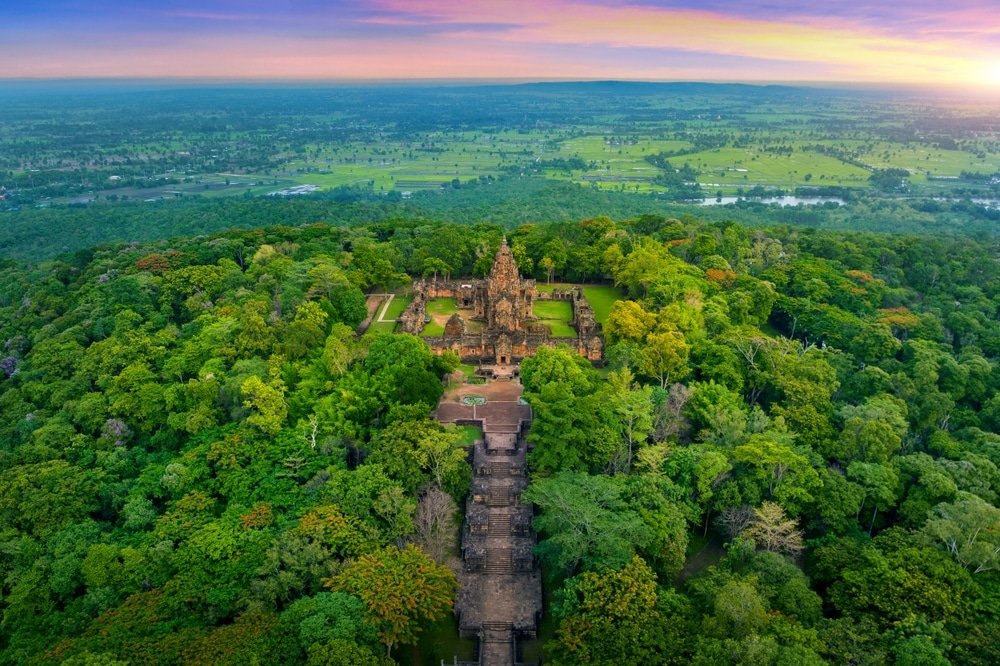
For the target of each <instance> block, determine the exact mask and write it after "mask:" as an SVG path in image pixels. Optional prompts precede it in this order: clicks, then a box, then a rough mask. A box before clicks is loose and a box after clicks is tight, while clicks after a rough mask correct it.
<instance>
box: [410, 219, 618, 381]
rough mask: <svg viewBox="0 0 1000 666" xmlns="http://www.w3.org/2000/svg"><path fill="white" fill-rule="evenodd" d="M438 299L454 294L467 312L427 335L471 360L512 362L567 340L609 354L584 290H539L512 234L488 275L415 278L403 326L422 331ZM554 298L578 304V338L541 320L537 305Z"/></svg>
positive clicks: (592, 356)
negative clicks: (526, 273)
mask: <svg viewBox="0 0 1000 666" xmlns="http://www.w3.org/2000/svg"><path fill="white" fill-rule="evenodd" d="M437 298H451V299H454V300H455V305H456V306H457V308H458V309H459V310H460V312H464V313H465V316H464V317H463V316H462V314H461V313H459V312H456V313H455V314H453V315H452V316H451V318H450V319H449V320H448V322H447V323H446V324H445V327H444V335H441V336H430V337H425V338H424V339H425V340H426V341H427V343H428V344H429V345H430V346H431V349H433V350H434V351H435V352H436V353H441V352H443V351H445V350H448V349H450V350H452V351H454V352H455V353H456V354H458V356H459V357H460V358H461V359H462V360H463V361H465V362H472V363H488V364H497V365H508V364H512V363H517V362H518V361H520V360H521V359H523V358H524V357H526V356H531V355H533V354H534V353H535V351H536V350H537V349H538V348H539V347H543V346H555V345H558V344H565V345H569V346H570V347H573V348H575V349H576V350H577V351H578V353H579V354H580V355H581V356H584V357H586V358H587V359H589V360H591V361H595V362H598V361H600V360H601V359H602V358H603V353H604V340H603V336H602V335H601V325H600V324H599V323H597V320H596V319H595V318H594V310H593V308H592V307H591V306H590V303H589V302H588V301H587V299H586V298H585V297H584V295H583V290H582V289H580V288H579V287H572V288H569V289H558V290H554V291H551V292H539V291H538V290H537V288H536V286H535V281H534V280H524V279H521V276H520V274H519V273H518V271H517V264H516V263H515V261H514V255H513V254H512V253H511V251H510V248H509V247H508V246H507V239H506V238H504V240H503V243H501V245H500V249H499V250H498V251H497V255H496V259H495V260H494V262H493V269H492V270H491V271H490V275H489V277H488V278H486V279H485V280H438V279H432V280H418V281H416V282H414V283H413V302H412V303H410V305H409V306H408V307H407V309H406V311H405V312H403V314H402V315H400V317H399V321H400V326H401V328H402V331H403V332H404V333H412V334H414V335H418V334H419V333H420V332H421V331H422V330H423V328H424V326H425V324H426V323H427V322H428V321H429V318H428V316H427V312H426V309H427V303H428V301H429V300H432V299H437ZM550 299H551V300H564V301H569V302H570V303H571V304H572V306H573V321H572V322H571V325H572V326H573V328H574V330H575V331H576V336H575V337H556V336H553V335H552V333H551V331H550V330H549V328H548V326H546V325H544V324H542V323H539V322H538V319H537V318H536V317H535V315H534V313H533V311H532V304H533V303H534V302H535V301H536V300H550Z"/></svg>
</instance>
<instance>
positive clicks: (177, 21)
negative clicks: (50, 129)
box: [0, 0, 1000, 83]
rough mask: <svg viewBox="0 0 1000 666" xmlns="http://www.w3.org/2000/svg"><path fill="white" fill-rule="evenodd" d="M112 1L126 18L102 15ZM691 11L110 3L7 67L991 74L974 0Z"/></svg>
mask: <svg viewBox="0 0 1000 666" xmlns="http://www.w3.org/2000/svg"><path fill="white" fill-rule="evenodd" d="M39 1H40V2H43V3H50V4H51V2H52V0H39ZM64 4H65V5H66V6H68V5H69V4H72V3H64ZM115 4H118V5H119V6H122V7H124V6H126V5H128V6H129V7H130V9H128V10H127V11H124V10H123V11H119V12H117V13H115V12H111V11H110V7H111V6H112V5H115ZM694 4H695V0H604V1H603V2H599V1H598V0H532V1H525V0H508V1H505V2H496V1H495V0H462V1H460V2H459V1H451V0H367V2H350V3H347V2H330V1H327V0H298V1H297V2H295V3H288V4H283V5H275V4H274V3H270V2H264V1H263V0H205V1H203V2H200V3H198V4H197V5H196V4H195V3H193V2H190V1H186V2H184V1H181V0H163V2H161V3H160V4H159V5H157V6H156V7H155V8H154V7H152V6H149V5H131V3H112V2H107V1H103V2H100V3H99V6H100V7H102V11H101V12H97V13H87V12H83V11H82V10H79V13H78V14H75V15H74V14H63V15H62V17H61V19H60V21H61V22H58V23H57V22H55V21H49V22H46V23H44V24H43V23H39V21H40V20H41V19H38V18H31V17H28V16H24V17H22V18H23V21H28V22H29V23H28V24H30V22H31V21H34V22H35V28H34V29H28V28H26V27H25V25H26V24H25V23H24V22H23V21H21V22H19V23H18V24H17V27H10V26H8V27H7V28H6V29H5V28H4V26H2V25H0V59H3V60H4V62H5V65H6V70H7V75H8V76H40V75H43V74H40V72H45V73H47V74H44V75H52V76H81V75H87V74H83V72H101V75H120V76H141V75H147V76H153V75H159V74H157V73H166V72H169V73H171V74H173V75H188V76H244V77H281V78H285V77H291V78H313V77H332V78H381V77H388V78H406V77H430V78H447V77H476V78H491V77H516V78H522V77H525V78H538V77H547V78H608V77H611V78H659V79H673V78H701V79H725V80H739V79H744V80H793V79H794V80H827V81H829V80H844V81H848V80H855V81H873V82H875V81H897V82H920V83H931V82H951V83H957V82H973V81H976V80H977V78H978V77H980V76H981V75H982V73H983V72H984V71H994V70H995V68H996V64H997V63H1000V24H998V22H997V21H996V20H994V19H993V18H992V10H991V8H990V7H989V6H988V5H987V4H986V3H984V2H976V1H975V0H951V2H949V4H948V5H947V6H946V7H944V8H942V7H941V6H940V4H939V3H938V2H930V1H929V0H910V1H909V2H897V3H893V4H890V3H885V2H881V1H879V2H876V1H875V0H855V1H853V2H844V1H842V0H826V2H823V3H802V2H798V1H795V2H793V1H792V0H757V1H756V2H755V1H754V0H746V1H745V2H743V3H733V2H730V1H727V0H698V1H697V6H694ZM171 47H172V48H173V50H172V51H171ZM192 54H197V57H195V56H192ZM325 72H328V73H327V74H324V73H325Z"/></svg>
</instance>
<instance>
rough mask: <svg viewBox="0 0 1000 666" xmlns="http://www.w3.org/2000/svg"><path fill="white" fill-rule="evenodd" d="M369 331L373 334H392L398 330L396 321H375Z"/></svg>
mask: <svg viewBox="0 0 1000 666" xmlns="http://www.w3.org/2000/svg"><path fill="white" fill-rule="evenodd" d="M368 330H369V331H371V332H372V333H392V332H393V331H395V330H396V322H394V321H373V322H372V324H371V326H369V327H368Z"/></svg>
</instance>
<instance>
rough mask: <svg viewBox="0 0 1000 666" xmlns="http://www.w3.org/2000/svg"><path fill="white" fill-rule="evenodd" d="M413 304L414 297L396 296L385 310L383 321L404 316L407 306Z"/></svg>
mask: <svg viewBox="0 0 1000 666" xmlns="http://www.w3.org/2000/svg"><path fill="white" fill-rule="evenodd" d="M412 302H413V296H401V295H399V294H396V295H395V296H394V297H393V299H392V302H391V303H389V307H387V308H386V309H385V314H384V315H382V318H383V319H397V318H399V315H401V314H403V311H404V310H406V308H407V306H408V305H409V304H410V303H412Z"/></svg>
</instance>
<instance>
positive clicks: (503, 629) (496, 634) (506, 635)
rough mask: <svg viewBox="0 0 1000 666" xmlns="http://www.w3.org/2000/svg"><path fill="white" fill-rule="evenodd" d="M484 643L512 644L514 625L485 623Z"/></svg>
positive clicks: (508, 623)
mask: <svg viewBox="0 0 1000 666" xmlns="http://www.w3.org/2000/svg"><path fill="white" fill-rule="evenodd" d="M482 636H483V638H482V641H483V643H510V642H511V639H513V637H514V625H512V624H511V623H510V622H483V631H482Z"/></svg>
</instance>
